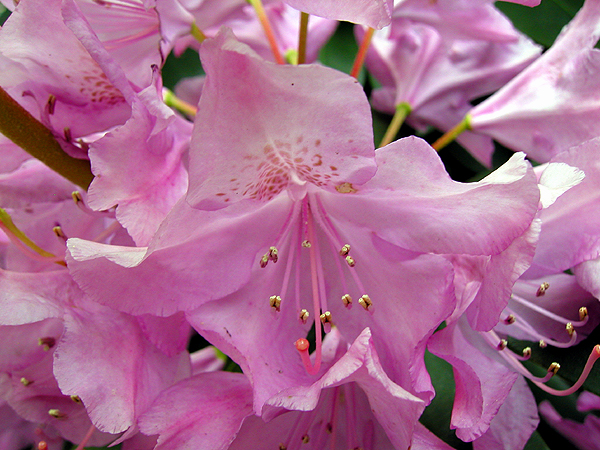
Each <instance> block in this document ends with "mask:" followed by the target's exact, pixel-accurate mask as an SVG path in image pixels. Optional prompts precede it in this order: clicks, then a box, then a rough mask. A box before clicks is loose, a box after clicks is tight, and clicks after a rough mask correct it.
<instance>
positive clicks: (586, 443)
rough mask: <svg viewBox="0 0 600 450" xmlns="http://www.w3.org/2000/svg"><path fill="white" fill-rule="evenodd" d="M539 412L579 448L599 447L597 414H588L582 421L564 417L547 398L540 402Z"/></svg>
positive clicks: (584, 449) (598, 419)
mask: <svg viewBox="0 0 600 450" xmlns="http://www.w3.org/2000/svg"><path fill="white" fill-rule="evenodd" d="M582 395H583V394H582ZM540 414H541V415H542V417H543V418H544V419H545V420H546V421H547V422H548V423H550V425H552V426H553V427H554V428H555V429H556V430H557V431H558V432H559V433H560V434H562V435H563V436H565V437H566V438H567V439H568V440H569V441H571V442H572V443H573V444H574V445H575V446H576V447H577V448H579V449H580V450H598V448H600V447H599V443H600V418H598V417H597V416H594V415H593V414H588V415H587V416H586V417H585V421H584V423H579V422H576V421H574V420H571V419H565V418H563V417H561V415H560V413H558V412H557V411H556V409H554V407H553V406H552V404H551V403H550V402H549V401H547V400H544V401H542V402H541V403H540Z"/></svg>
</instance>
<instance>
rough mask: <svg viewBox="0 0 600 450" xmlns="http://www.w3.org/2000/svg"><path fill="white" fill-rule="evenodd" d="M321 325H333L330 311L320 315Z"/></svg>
mask: <svg viewBox="0 0 600 450" xmlns="http://www.w3.org/2000/svg"><path fill="white" fill-rule="evenodd" d="M320 318H321V323H322V324H323V325H325V324H326V323H331V313H330V312H329V311H325V312H324V313H323V314H321V315H320Z"/></svg>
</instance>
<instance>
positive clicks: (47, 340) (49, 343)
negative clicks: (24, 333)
mask: <svg viewBox="0 0 600 450" xmlns="http://www.w3.org/2000/svg"><path fill="white" fill-rule="evenodd" d="M55 344H56V339H54V338H53V337H52V336H48V337H42V338H39V339H38V345H41V346H42V349H43V350H44V351H45V352H47V351H48V350H50V349H51V348H52V347H54V345H55Z"/></svg>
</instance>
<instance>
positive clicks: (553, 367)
mask: <svg viewBox="0 0 600 450" xmlns="http://www.w3.org/2000/svg"><path fill="white" fill-rule="evenodd" d="M559 369H560V364H559V363H557V362H553V363H552V364H550V365H549V366H548V373H553V374H554V375H556V373H557V372H558V370H559Z"/></svg>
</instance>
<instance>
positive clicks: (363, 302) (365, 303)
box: [358, 294, 373, 311]
mask: <svg viewBox="0 0 600 450" xmlns="http://www.w3.org/2000/svg"><path fill="white" fill-rule="evenodd" d="M358 304H359V305H360V306H362V307H363V308H365V311H369V308H370V307H371V306H372V305H373V302H372V301H371V297H369V296H368V295H367V294H365V295H363V296H362V297H361V298H359V299H358Z"/></svg>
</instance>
